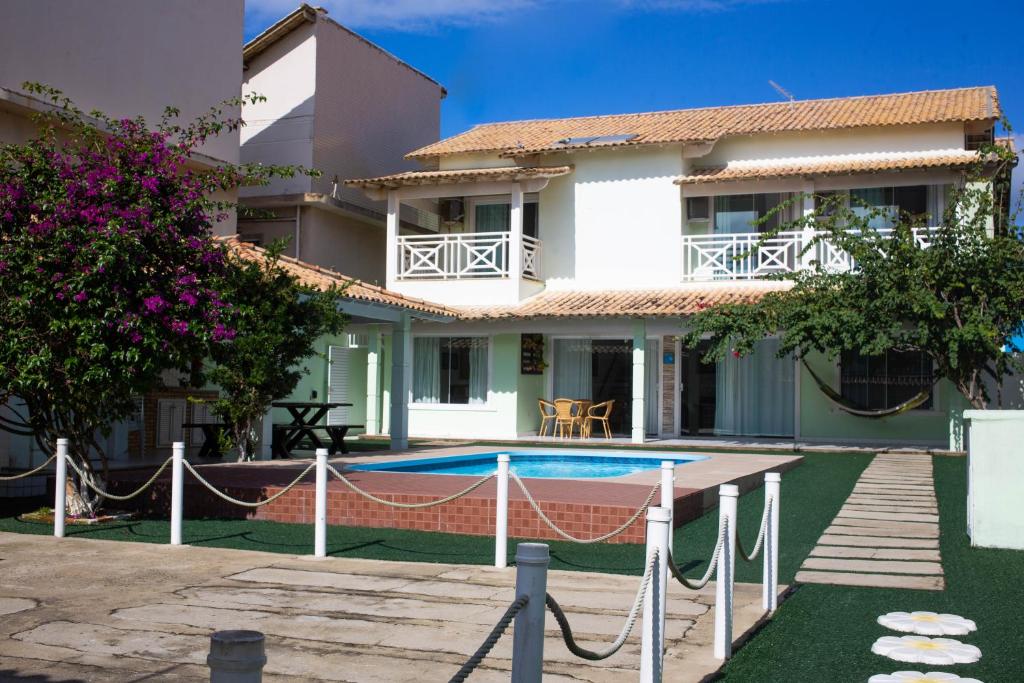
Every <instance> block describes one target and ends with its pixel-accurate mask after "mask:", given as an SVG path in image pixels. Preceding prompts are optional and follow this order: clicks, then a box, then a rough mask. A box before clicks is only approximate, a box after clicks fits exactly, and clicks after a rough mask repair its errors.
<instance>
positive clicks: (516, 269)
mask: <svg viewBox="0 0 1024 683" xmlns="http://www.w3.org/2000/svg"><path fill="white" fill-rule="evenodd" d="M508 232H509V235H508V237H509V241H508V276H509V277H510V278H511V279H512V282H515V283H518V282H519V278H521V277H522V276H523V188H522V186H521V185H518V184H517V185H516V186H515V189H513V190H512V196H511V198H510V199H509V231H508Z"/></svg>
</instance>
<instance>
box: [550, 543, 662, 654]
mask: <svg viewBox="0 0 1024 683" xmlns="http://www.w3.org/2000/svg"><path fill="white" fill-rule="evenodd" d="M657 564H658V551H657V549H655V550H654V552H652V553H651V559H650V561H649V562H648V563H647V568H646V569H645V570H644V575H643V578H642V579H641V580H640V587H639V588H638V589H637V591H636V600H634V601H633V606H632V607H631V608H630V609H629V616H628V617H627V618H626V624H625V625H624V626H623V627H622V631H621V632H620V633H619V637H618V638H616V639H615V642H613V643H612V644H611V645H609V646H608V647H607V648H605V649H604V650H600V651H598V652H594V651H593V650H587V649H585V648H583V647H580V645H579V644H578V643H577V642H576V639H575V638H574V637H573V635H572V628H570V626H569V619H568V617H566V616H565V612H563V611H562V608H561V607H560V606H559V604H558V603H557V602H556V601H555V599H554V598H553V597H552V596H551V594H550V593H548V594H547V595H545V600H544V602H545V604H546V605H547V606H548V609H549V610H551V614H552V615H553V616H554V617H555V621H557V622H558V627H559V628H560V629H561V630H562V640H564V641H565V646H566V647H567V648H569V652H571V653H573V654H574V655H576V656H577V657H580V658H582V659H588V660H590V661H592V662H596V661H600V660H602V659H608V658H609V657H611V656H612V655H613V654H615V653H616V652H618V651H619V650H620V649H621V648H622V646H623V645H624V644H625V642H626V639H627V638H629V634H630V632H632V630H633V627H634V626H635V625H636V619H637V617H638V616H639V615H640V610H641V609H642V608H643V604H644V595H646V593H647V589H648V587H649V586H650V583H651V576H652V575H653V574H654V568H655V566H657Z"/></svg>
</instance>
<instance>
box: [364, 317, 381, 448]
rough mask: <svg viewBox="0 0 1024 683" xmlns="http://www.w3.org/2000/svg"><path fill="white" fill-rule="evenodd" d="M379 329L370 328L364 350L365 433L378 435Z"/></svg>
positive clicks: (379, 431)
mask: <svg viewBox="0 0 1024 683" xmlns="http://www.w3.org/2000/svg"><path fill="white" fill-rule="evenodd" d="M379 415H380V329H379V328H377V327H376V326H375V327H371V328H370V341H369V345H368V346H367V349H366V433H367V434H380V433H381V429H380V417H379Z"/></svg>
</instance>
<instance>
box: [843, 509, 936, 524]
mask: <svg viewBox="0 0 1024 683" xmlns="http://www.w3.org/2000/svg"><path fill="white" fill-rule="evenodd" d="M837 516H838V517H848V518H850V519H876V520H881V521H889V522H931V523H934V524H938V522H939V516H938V515H937V514H934V515H933V514H930V513H926V512H896V511H890V510H878V509H877V508H876V509H874V510H872V509H870V508H869V509H864V508H850V507H849V506H843V508H842V509H841V510H840V511H839V514H838V515H837Z"/></svg>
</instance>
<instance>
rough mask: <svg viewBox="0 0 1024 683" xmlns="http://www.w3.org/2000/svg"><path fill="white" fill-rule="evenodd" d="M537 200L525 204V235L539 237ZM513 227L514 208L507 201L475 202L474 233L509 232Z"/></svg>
mask: <svg viewBox="0 0 1024 683" xmlns="http://www.w3.org/2000/svg"><path fill="white" fill-rule="evenodd" d="M538 214H539V212H538V210H537V200H536V199H533V200H531V199H530V198H527V199H526V201H524V202H523V234H524V235H527V236H528V237H537V233H538V227H539V226H538V222H539V221H538V218H539V216H538ZM511 225H512V208H511V204H510V203H509V201H508V200H507V199H505V200H500V199H493V200H491V199H486V200H485V199H478V200H476V201H474V202H473V232H507V231H508V230H509V228H510V227H511Z"/></svg>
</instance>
